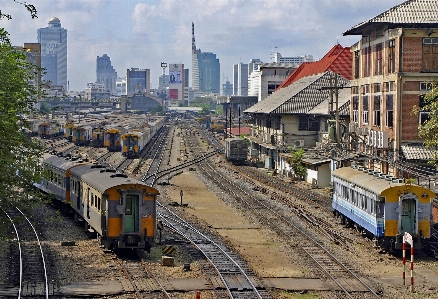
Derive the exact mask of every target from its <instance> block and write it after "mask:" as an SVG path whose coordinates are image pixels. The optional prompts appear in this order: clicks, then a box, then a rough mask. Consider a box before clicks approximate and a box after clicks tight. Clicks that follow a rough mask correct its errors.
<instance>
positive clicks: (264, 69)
mask: <svg viewBox="0 0 438 299" xmlns="http://www.w3.org/2000/svg"><path fill="white" fill-rule="evenodd" d="M298 66H299V64H296V63H264V64H262V65H260V76H259V83H258V87H259V91H258V97H259V102H260V101H262V100H263V99H265V98H266V97H267V96H268V95H270V94H271V93H273V92H274V91H275V90H276V89H277V88H278V87H279V86H280V85H281V84H282V83H283V81H284V80H285V79H286V78H287V77H288V76H289V75H290V74H292V72H293V71H295V70H296V69H297V68H298Z"/></svg>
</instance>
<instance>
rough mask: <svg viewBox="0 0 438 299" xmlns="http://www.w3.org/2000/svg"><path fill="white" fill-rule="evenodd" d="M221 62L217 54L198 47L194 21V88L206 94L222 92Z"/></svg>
mask: <svg viewBox="0 0 438 299" xmlns="http://www.w3.org/2000/svg"><path fill="white" fill-rule="evenodd" d="M220 73H221V70H220V63H219V59H218V58H216V54H214V53H211V52H202V51H201V49H197V48H196V43H195V25H194V24H193V23H192V88H193V90H195V91H200V92H203V93H205V94H216V95H219V93H220Z"/></svg>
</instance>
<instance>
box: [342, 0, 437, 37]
mask: <svg viewBox="0 0 438 299" xmlns="http://www.w3.org/2000/svg"><path fill="white" fill-rule="evenodd" d="M437 11H438V1H436V0H408V1H405V2H403V3H401V4H399V5H397V6H394V7H392V8H390V9H388V10H386V11H384V12H383V13H381V14H379V15H378V16H376V17H374V18H371V19H369V20H368V21H365V22H362V23H360V24H358V25H356V26H354V27H353V28H351V29H350V30H347V31H346V32H344V34H343V35H361V34H363V33H364V31H365V30H366V29H367V28H368V27H369V26H375V25H388V27H389V28H396V27H408V28H412V27H415V28H430V27H435V28H436V27H437V26H438V14H437Z"/></svg>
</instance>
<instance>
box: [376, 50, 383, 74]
mask: <svg viewBox="0 0 438 299" xmlns="http://www.w3.org/2000/svg"><path fill="white" fill-rule="evenodd" d="M375 58H376V60H375V66H374V74H375V75H381V74H382V70H383V67H382V65H383V60H382V44H377V45H376V56H375Z"/></svg>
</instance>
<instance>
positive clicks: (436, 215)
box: [432, 200, 438, 223]
mask: <svg viewBox="0 0 438 299" xmlns="http://www.w3.org/2000/svg"><path fill="white" fill-rule="evenodd" d="M432 220H433V223H438V201H436V200H434V201H433V205H432Z"/></svg>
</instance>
